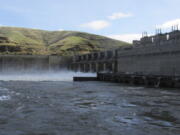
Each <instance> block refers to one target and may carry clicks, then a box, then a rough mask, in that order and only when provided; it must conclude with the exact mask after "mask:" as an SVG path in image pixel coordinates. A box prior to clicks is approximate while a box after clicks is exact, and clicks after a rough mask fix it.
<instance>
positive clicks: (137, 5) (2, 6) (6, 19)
mask: <svg viewBox="0 0 180 135" xmlns="http://www.w3.org/2000/svg"><path fill="white" fill-rule="evenodd" d="M179 6H180V0H0V26H16V27H26V28H34V29H43V30H50V31H55V30H56V31H57V30H59V31H62V30H72V31H83V32H88V33H93V34H98V35H104V36H107V37H111V38H114V39H118V40H123V41H127V42H132V40H133V39H139V38H140V37H141V36H142V34H141V33H142V32H144V31H147V32H148V33H149V35H152V34H155V29H157V28H161V29H162V31H163V32H168V31H170V30H171V26H173V25H178V24H179V27H180V8H179Z"/></svg>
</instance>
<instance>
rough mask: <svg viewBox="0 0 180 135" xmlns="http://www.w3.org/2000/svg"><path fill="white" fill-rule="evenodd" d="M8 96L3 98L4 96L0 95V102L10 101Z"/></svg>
mask: <svg viewBox="0 0 180 135" xmlns="http://www.w3.org/2000/svg"><path fill="white" fill-rule="evenodd" d="M10 98H11V97H10V96H9V95H7V96H5V95H2V96H0V101H6V100H10Z"/></svg>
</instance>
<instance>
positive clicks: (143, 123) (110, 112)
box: [0, 78, 180, 135]
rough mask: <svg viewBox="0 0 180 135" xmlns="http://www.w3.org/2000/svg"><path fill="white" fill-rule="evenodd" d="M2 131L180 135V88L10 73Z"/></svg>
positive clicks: (2, 102)
mask: <svg viewBox="0 0 180 135" xmlns="http://www.w3.org/2000/svg"><path fill="white" fill-rule="evenodd" d="M1 79H2V78H1ZM12 80H13V78H12ZM0 135H180V91H179V90H171V89H155V88H144V87H134V86H124V85H121V84H115V83H105V82H72V81H67V80H66V81H50V80H46V81H45V80H44V81H37V80H36V81H33V79H32V80H31V81H28V80H26V81H23V80H20V79H19V80H13V81H10V80H8V79H7V78H6V79H5V81H0Z"/></svg>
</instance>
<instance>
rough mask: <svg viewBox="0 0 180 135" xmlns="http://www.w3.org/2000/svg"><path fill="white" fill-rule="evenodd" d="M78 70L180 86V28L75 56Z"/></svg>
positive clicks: (101, 77) (104, 76)
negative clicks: (101, 50)
mask: <svg viewBox="0 0 180 135" xmlns="http://www.w3.org/2000/svg"><path fill="white" fill-rule="evenodd" d="M71 68H72V69H73V70H74V71H82V72H97V73H98V78H99V80H104V81H115V82H125V83H135V84H146V85H153V86H161V85H162V86H165V85H167V86H169V87H174V86H176V87H177V86H179V83H180V31H179V30H174V31H172V32H170V33H165V34H162V33H159V34H157V35H155V36H147V35H146V36H143V37H142V38H141V39H140V41H133V45H132V46H128V47H121V48H119V49H116V50H109V51H105V52H96V53H91V54H86V55H80V56H75V57H74V58H73V63H72V66H71Z"/></svg>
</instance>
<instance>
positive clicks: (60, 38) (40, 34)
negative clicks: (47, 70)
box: [0, 27, 129, 56]
mask: <svg viewBox="0 0 180 135" xmlns="http://www.w3.org/2000/svg"><path fill="white" fill-rule="evenodd" d="M123 45H129V44H128V43H126V42H122V41H118V40H114V39H110V38H107V37H103V36H99V35H93V34H88V33H83V32H76V31H44V30H36V29H27V28H16V27H0V54H30V55H35V54H37V55H62V56H71V55H75V54H85V53H89V52H95V51H102V50H107V49H114V48H118V47H120V46H123Z"/></svg>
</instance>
